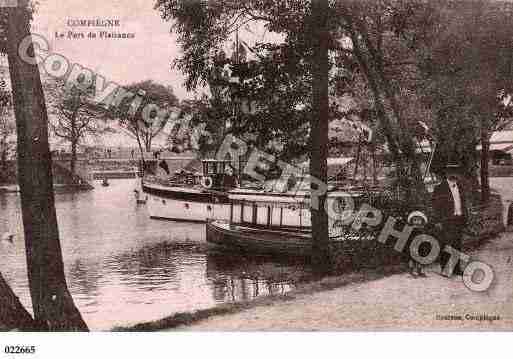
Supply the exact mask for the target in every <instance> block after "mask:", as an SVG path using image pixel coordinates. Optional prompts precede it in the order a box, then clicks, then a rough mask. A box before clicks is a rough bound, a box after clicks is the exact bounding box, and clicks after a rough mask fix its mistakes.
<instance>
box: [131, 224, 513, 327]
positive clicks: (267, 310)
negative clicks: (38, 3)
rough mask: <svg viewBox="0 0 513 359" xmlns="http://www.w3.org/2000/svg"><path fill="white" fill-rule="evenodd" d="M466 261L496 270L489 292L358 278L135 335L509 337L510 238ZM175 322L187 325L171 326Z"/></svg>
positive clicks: (445, 282)
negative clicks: (472, 333) (496, 333)
mask: <svg viewBox="0 0 513 359" xmlns="http://www.w3.org/2000/svg"><path fill="white" fill-rule="evenodd" d="M469 254H470V255H471V257H472V258H473V259H477V260H480V261H483V262H485V263H488V264H490V265H491V266H492V267H493V269H494V273H495V281H494V283H493V284H492V287H491V288H490V289H489V290H488V291H485V292H472V291H470V290H469V289H468V288H467V287H466V286H465V285H464V283H463V282H462V280H461V277H453V278H451V279H447V278H445V277H442V276H440V275H439V274H438V273H439V271H440V266H438V265H434V266H432V267H430V268H429V269H428V276H427V278H416V279H415V278H413V277H412V276H410V275H409V274H407V273H396V274H390V273H388V274H387V275H383V276H376V277H373V275H372V274H368V275H364V274H355V276H356V277H353V278H351V276H349V277H345V278H346V279H345V280H346V282H345V283H344V281H342V282H338V281H337V278H329V279H326V280H323V281H321V282H317V283H312V284H308V286H307V287H308V289H306V288H305V289H300V290H298V291H293V292H290V293H288V294H286V295H283V296H279V297H276V298H265V299H263V300H262V301H261V302H255V303H241V304H238V305H236V306H233V307H232V308H226V309H223V308H218V309H212V310H211V312H210V313H207V312H203V313H198V314H196V315H194V314H191V315H190V316H187V315H184V314H182V315H177V316H175V318H174V319H175V322H173V320H171V319H173V317H170V318H168V321H167V322H166V320H163V321H160V322H158V323H157V322H156V323H154V324H155V327H153V328H152V327H151V326H149V325H148V324H147V325H146V326H145V327H142V326H140V327H139V330H144V329H146V330H152V329H157V328H158V325H161V327H160V328H159V329H163V328H164V326H163V324H166V323H167V324H173V325H172V326H171V325H170V326H169V327H168V328H167V329H175V330H192V331H215V330H220V331H276V330H289V331H298V330H299V331H304V330H307V331H310V330H323V331H334V330H508V331H509V330H513V282H512V281H511V278H512V276H513V260H512V258H513V234H512V233H505V234H502V235H501V236H500V237H498V238H495V239H493V240H490V241H489V242H488V243H486V244H485V245H484V246H482V247H481V248H479V249H477V250H474V251H471V252H470V253H469ZM375 275H376V274H374V276H375ZM220 314H222V315H220ZM177 319H182V320H183V319H185V320H183V321H184V323H183V324H185V325H175V324H178V323H179V320H177ZM134 329H137V327H134Z"/></svg>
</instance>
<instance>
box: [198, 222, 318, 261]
mask: <svg viewBox="0 0 513 359" xmlns="http://www.w3.org/2000/svg"><path fill="white" fill-rule="evenodd" d="M206 239H207V242H208V243H209V244H210V245H211V246H215V247H216V248H218V249H222V250H228V251H236V252H244V253H250V254H262V255H277V256H287V257H309V256H310V255H311V253H312V239H311V236H310V235H309V234H304V233H301V232H283V231H273V230H260V229H254V228H251V227H243V226H237V225H230V224H228V223H222V222H208V223H207V225H206Z"/></svg>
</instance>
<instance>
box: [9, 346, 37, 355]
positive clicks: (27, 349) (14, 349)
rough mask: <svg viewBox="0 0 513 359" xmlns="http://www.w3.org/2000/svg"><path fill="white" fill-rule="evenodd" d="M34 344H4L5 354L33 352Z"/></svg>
mask: <svg viewBox="0 0 513 359" xmlns="http://www.w3.org/2000/svg"><path fill="white" fill-rule="evenodd" d="M35 352H36V346H35V345H6V346H5V347H4V353H5V354H35Z"/></svg>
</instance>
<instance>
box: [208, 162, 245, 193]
mask: <svg viewBox="0 0 513 359" xmlns="http://www.w3.org/2000/svg"><path fill="white" fill-rule="evenodd" d="M201 162H202V165H203V180H202V185H203V186H204V187H208V188H224V184H225V177H226V176H227V173H226V172H227V169H228V168H232V170H233V172H234V173H233V176H235V177H236V178H238V177H239V176H238V171H237V169H236V168H235V166H233V165H232V162H231V161H229V160H215V159H205V160H202V161H201Z"/></svg>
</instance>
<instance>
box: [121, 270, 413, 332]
mask: <svg viewBox="0 0 513 359" xmlns="http://www.w3.org/2000/svg"><path fill="white" fill-rule="evenodd" d="M404 271H405V268H404V266H402V265H396V266H389V267H387V268H384V269H383V268H381V269H379V270H374V269H369V270H364V271H361V272H354V273H348V274H345V275H343V276H334V277H327V278H324V279H322V280H320V281H308V279H307V278H303V280H302V281H300V282H298V283H296V284H295V287H296V289H294V290H292V291H290V292H287V293H284V294H281V295H268V296H265V297H258V298H256V299H253V300H250V301H239V302H234V303H225V304H220V305H217V306H215V307H212V308H208V309H201V310H197V311H194V312H183V313H176V314H174V315H171V316H169V317H166V318H163V319H160V320H156V321H150V322H145V323H140V324H136V325H134V326H129V327H115V328H114V329H113V331H158V330H171V329H178V330H183V328H186V327H187V326H194V325H197V324H198V323H200V322H202V321H204V320H208V319H210V318H215V317H218V316H219V317H220V318H225V316H228V315H230V314H231V315H236V314H238V313H241V312H243V311H245V310H250V309H256V308H265V307H269V306H274V305H276V304H277V303H282V302H289V301H294V300H295V299H296V298H298V297H299V296H303V295H311V294H314V293H320V292H323V291H327V290H333V289H337V288H342V287H344V286H347V285H350V284H357V283H365V282H368V281H373V280H379V279H381V278H384V277H387V276H391V275H394V274H398V273H403V272H404Z"/></svg>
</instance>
